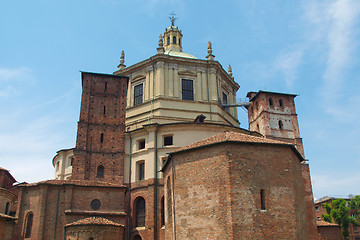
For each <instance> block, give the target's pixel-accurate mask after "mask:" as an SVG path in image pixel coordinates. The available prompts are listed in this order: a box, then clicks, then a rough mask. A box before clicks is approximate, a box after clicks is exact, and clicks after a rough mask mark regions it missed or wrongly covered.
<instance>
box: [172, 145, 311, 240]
mask: <svg viewBox="0 0 360 240" xmlns="http://www.w3.org/2000/svg"><path fill="white" fill-rule="evenodd" d="M300 161H301V158H300V157H299V156H298V155H296V154H295V152H294V150H293V149H291V146H281V145H270V144H267V145H266V144H250V143H247V144H245V143H233V142H227V143H222V144H219V145H216V146H215V145H213V146H211V147H210V146H209V147H203V148H198V149H191V150H188V151H184V152H179V153H176V154H174V155H173V156H172V159H171V163H169V164H168V165H167V167H166V170H165V178H167V177H171V178H173V179H174V185H173V192H174V195H173V197H174V198H173V214H172V219H171V221H169V219H167V222H166V237H165V239H174V236H173V235H172V234H171V233H172V231H175V233H176V234H175V235H176V238H177V239H299V240H300V239H301V240H303V239H318V235H317V232H316V230H315V232H313V231H314V229H310V228H309V224H308V221H307V219H306V215H307V206H306V199H305V198H304V194H305V187H304V184H303V177H302V166H301V162H300ZM171 164H173V165H174V167H173V169H171V168H172V166H171ZM170 170H171V171H170ZM165 185H166V184H165ZM165 188H166V186H165ZM262 189H263V191H264V201H265V202H264V204H265V207H264V209H261V208H262V207H261V197H260V195H261V194H260V191H262ZM204 216H206V217H204ZM172 221H173V222H174V223H175V225H173V224H171V223H172ZM312 222H313V223H314V219H312ZM280 226H281V227H280ZM168 229H169V230H168Z"/></svg>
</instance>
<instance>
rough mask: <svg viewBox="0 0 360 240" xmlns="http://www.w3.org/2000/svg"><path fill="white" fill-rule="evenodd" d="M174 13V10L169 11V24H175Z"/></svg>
mask: <svg viewBox="0 0 360 240" xmlns="http://www.w3.org/2000/svg"><path fill="white" fill-rule="evenodd" d="M175 16H176V14H175V13H174V12H171V13H170V17H169V18H170V21H171V26H175V20H176V19H177V18H176V17H175Z"/></svg>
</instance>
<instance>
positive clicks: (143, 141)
mask: <svg viewBox="0 0 360 240" xmlns="http://www.w3.org/2000/svg"><path fill="white" fill-rule="evenodd" d="M144 148H145V139H141V140H139V141H138V150H140V149H144Z"/></svg>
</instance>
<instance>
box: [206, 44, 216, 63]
mask: <svg viewBox="0 0 360 240" xmlns="http://www.w3.org/2000/svg"><path fill="white" fill-rule="evenodd" d="M214 58H215V56H214V55H213V54H212V46H211V42H210V41H209V42H208V55H207V56H206V59H207V60H214Z"/></svg>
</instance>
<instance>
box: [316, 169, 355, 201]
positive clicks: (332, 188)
mask: <svg viewBox="0 0 360 240" xmlns="http://www.w3.org/2000/svg"><path fill="white" fill-rule="evenodd" d="M359 182H360V175H358V174H349V175H348V176H344V175H341V177H339V175H338V174H336V175H315V174H312V184H313V189H314V193H316V194H317V195H316V196H314V197H315V198H320V197H324V196H331V195H333V194H334V193H337V194H341V196H337V197H346V196H347V195H348V194H354V195H358V194H360V193H359V192H356V191H358V189H359V188H358V183H359ZM354 191H355V192H354Z"/></svg>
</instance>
